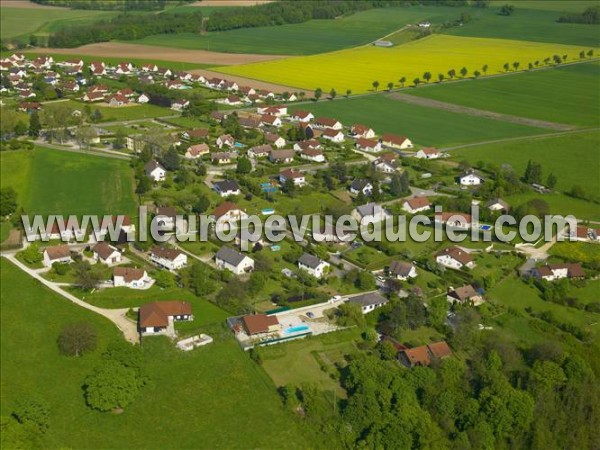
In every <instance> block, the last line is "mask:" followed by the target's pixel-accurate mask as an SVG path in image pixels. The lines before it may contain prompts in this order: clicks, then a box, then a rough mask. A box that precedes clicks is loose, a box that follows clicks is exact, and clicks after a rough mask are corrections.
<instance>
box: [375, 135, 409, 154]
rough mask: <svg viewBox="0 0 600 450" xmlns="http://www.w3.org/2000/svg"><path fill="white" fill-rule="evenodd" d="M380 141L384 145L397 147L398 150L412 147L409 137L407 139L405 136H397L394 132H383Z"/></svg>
mask: <svg viewBox="0 0 600 450" xmlns="http://www.w3.org/2000/svg"><path fill="white" fill-rule="evenodd" d="M381 142H382V143H383V145H385V146H386V147H392V148H399V149H400V150H404V149H407V148H413V144H412V142H411V140H410V139H408V138H407V137H406V136H398V135H396V134H384V135H383V136H382V137H381Z"/></svg>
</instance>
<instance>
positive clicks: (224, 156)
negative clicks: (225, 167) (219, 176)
mask: <svg viewBox="0 0 600 450" xmlns="http://www.w3.org/2000/svg"><path fill="white" fill-rule="evenodd" d="M235 158H237V154H236V153H232V152H218V153H212V154H211V155H210V159H211V161H212V162H213V163H214V164H231V161H232V160H233V159H235Z"/></svg>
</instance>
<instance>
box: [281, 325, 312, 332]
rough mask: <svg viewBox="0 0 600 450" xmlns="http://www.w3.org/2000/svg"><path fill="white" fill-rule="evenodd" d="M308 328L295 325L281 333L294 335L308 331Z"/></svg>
mask: <svg viewBox="0 0 600 450" xmlns="http://www.w3.org/2000/svg"><path fill="white" fill-rule="evenodd" d="M309 330H310V327H309V326H308V325H297V326H295V327H290V328H288V329H286V330H284V331H283V334H294V333H300V332H301V331H309Z"/></svg>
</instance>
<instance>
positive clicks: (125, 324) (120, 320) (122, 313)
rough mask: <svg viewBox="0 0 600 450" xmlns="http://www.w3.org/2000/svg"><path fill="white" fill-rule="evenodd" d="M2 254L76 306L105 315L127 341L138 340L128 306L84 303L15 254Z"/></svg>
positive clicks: (133, 341) (135, 326)
mask: <svg viewBox="0 0 600 450" xmlns="http://www.w3.org/2000/svg"><path fill="white" fill-rule="evenodd" d="M2 256H4V257H5V258H6V259H7V260H9V261H10V262H11V263H13V264H14V265H15V266H17V267H18V268H19V269H21V270H22V271H23V272H25V273H27V274H28V275H29V276H31V277H32V278H35V279H36V280H38V281H39V282H40V283H42V284H43V285H44V286H46V287H48V288H49V289H51V290H52V291H54V292H56V293H57V294H59V295H61V296H62V297H64V298H66V299H67V300H69V301H71V302H73V303H75V304H76V305H78V306H81V307H82V308H85V309H88V310H90V311H92V312H95V313H96V314H100V315H101V316H104V317H106V318H107V319H108V320H110V321H111V322H112V323H114V324H115V325H116V326H117V328H118V329H119V330H121V332H122V333H123V336H124V337H125V339H126V340H128V341H129V342H131V343H133V344H135V343H137V342H139V334H138V331H137V325H136V324H135V323H134V322H132V321H131V320H129V319H128V318H127V316H126V314H127V311H128V310H129V308H122V309H106V308H98V307H97V306H93V305H90V304H89V303H86V302H84V301H83V300H81V299H79V298H77V297H75V296H74V295H72V294H69V293H68V292H66V291H64V290H63V289H61V288H60V286H59V284H58V283H53V282H51V281H48V280H46V279H45V278H43V277H42V276H41V275H40V274H39V273H38V272H37V271H36V270H34V269H30V268H29V267H27V266H26V265H25V264H23V263H22V262H20V261H19V260H18V259H17V258H16V257H15V255H13V254H3V255H2Z"/></svg>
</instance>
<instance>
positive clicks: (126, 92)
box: [117, 88, 135, 98]
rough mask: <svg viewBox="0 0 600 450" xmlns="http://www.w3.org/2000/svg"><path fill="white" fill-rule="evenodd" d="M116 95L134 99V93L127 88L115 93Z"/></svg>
mask: <svg viewBox="0 0 600 450" xmlns="http://www.w3.org/2000/svg"><path fill="white" fill-rule="evenodd" d="M117 95H122V96H123V97H127V98H132V97H135V92H133V90H131V89H129V88H125V89H121V90H119V91H117Z"/></svg>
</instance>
